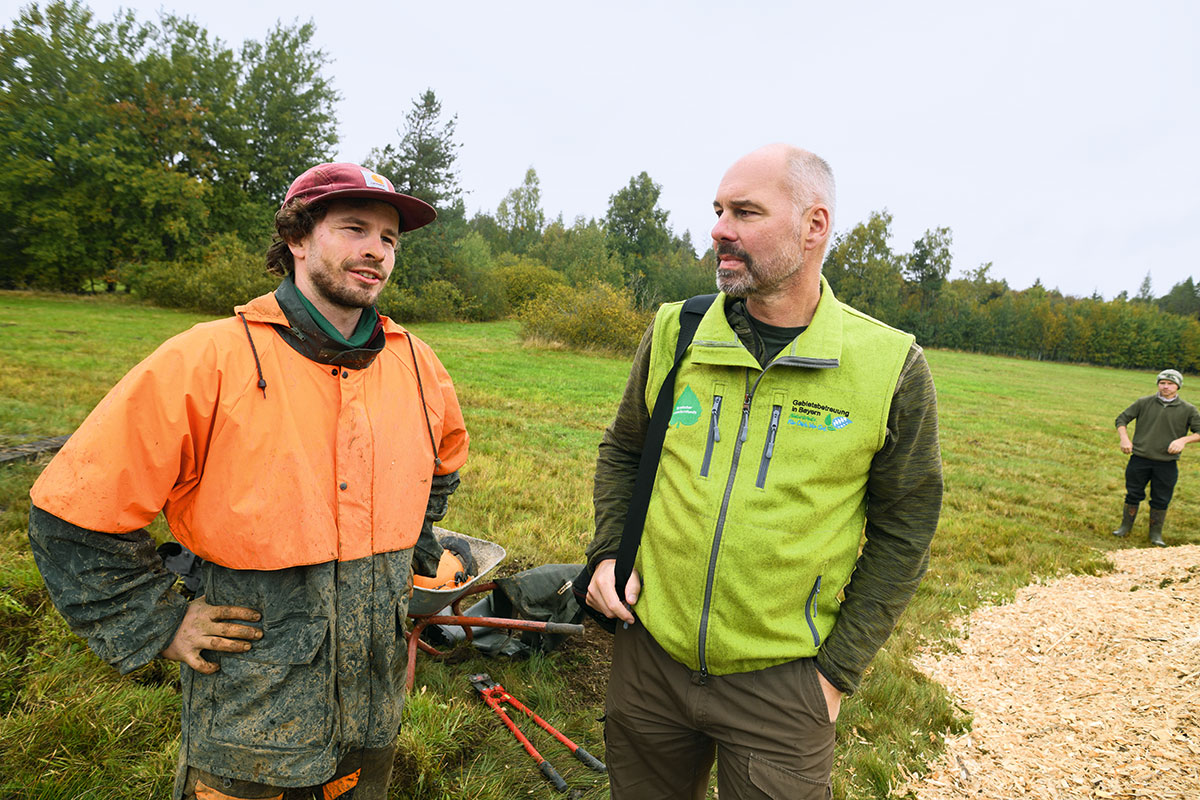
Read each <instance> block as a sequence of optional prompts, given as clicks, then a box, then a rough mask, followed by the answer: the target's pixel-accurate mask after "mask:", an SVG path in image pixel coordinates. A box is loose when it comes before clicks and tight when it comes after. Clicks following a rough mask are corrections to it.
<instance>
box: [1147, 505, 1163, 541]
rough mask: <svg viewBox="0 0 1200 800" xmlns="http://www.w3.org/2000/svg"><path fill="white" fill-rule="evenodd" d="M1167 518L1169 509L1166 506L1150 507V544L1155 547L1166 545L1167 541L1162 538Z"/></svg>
mask: <svg viewBox="0 0 1200 800" xmlns="http://www.w3.org/2000/svg"><path fill="white" fill-rule="evenodd" d="M1166 519H1167V510H1166V509H1165V508H1164V509H1162V510H1159V509H1157V508H1152V509H1150V544H1152V545H1154V546H1155V547H1166V546H1167V543H1166V542H1164V541H1163V538H1162V528H1163V522H1165V521H1166Z"/></svg>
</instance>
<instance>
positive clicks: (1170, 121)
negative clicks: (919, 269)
mask: <svg viewBox="0 0 1200 800" xmlns="http://www.w3.org/2000/svg"><path fill="white" fill-rule="evenodd" d="M24 5H26V3H24V2H13V0H0V9H2V10H3V12H4V14H3V19H4V24H5V25H7V24H8V22H9V21H11V20H12V19H13V18H14V17H15V16H16V14H17V12H18V9H19V8H20V7H22V6H24ZM87 5H88V6H89V7H90V8H92V9H93V10H94V11H95V12H96V14H97V16H98V17H99V18H100V19H104V20H107V19H109V18H111V16H112V14H113V12H114V11H115V10H116V9H117V8H118V7H119V6H124V7H126V8H132V9H134V10H135V11H136V12H137V14H138V17H139V18H140V19H143V20H154V19H156V18H157V15H158V12H159V9H164V8H165V9H169V10H171V11H174V12H176V13H179V14H182V15H186V16H190V17H192V18H193V19H195V20H196V21H197V22H199V23H200V24H201V25H202V26H204V27H206V28H207V29H208V30H209V32H210V33H211V34H213V35H216V36H219V37H220V38H222V39H223V40H225V41H226V42H227V43H229V44H232V45H240V44H241V42H242V41H244V40H245V39H248V38H249V39H258V40H261V39H263V38H264V36H265V34H266V33H267V31H268V30H269V29H270V27H271V26H272V25H274V23H275V22H276V20H278V19H282V20H283V21H284V22H287V23H291V22H293V21H295V20H299V21H301V22H303V21H308V20H312V21H313V22H314V23H315V24H316V29H317V33H316V44H317V46H318V47H320V48H321V49H323V50H324V51H325V52H326V53H327V54H328V55H329V56H330V57H331V59H332V63H331V64H330V65H329V66H328V67H327V69H326V74H327V75H329V76H331V77H332V79H333V83H334V86H335V87H336V89H337V90H338V91H339V92H340V93H341V97H342V99H341V102H340V104H339V113H340V118H341V121H340V127H339V135H340V137H341V143H340V145H339V148H340V149H339V157H340V158H343V159H345V160H352V161H357V160H361V159H362V158H363V157H364V156H365V155H366V153H367V152H368V151H369V150H370V149H371V148H372V147H375V146H381V145H384V144H387V143H389V142H395V141H397V140H398V138H399V135H398V133H397V130H398V129H401V128H402V127H403V124H404V114H405V113H406V112H407V111H408V110H409V108H410V107H411V102H412V100H413V99H414V98H416V97H417V96H418V95H420V94H421V93H422V92H423V91H424V90H425V89H426V88H432V89H433V90H434V91H435V92H436V93H437V96H438V97H439V99H440V100H441V101H442V105H443V109H444V111H445V112H446V113H448V114H457V115H458V136H457V138H458V141H459V142H460V143H461V144H462V149H461V151H460V157H459V173H460V178H461V183H462V186H463V188H464V189H465V190H466V192H467V195H466V202H467V209H468V212H469V213H474V212H476V211H478V210H486V211H491V212H494V211H495V208H496V206H497V204H498V203H499V202H500V200H501V199H502V198H503V197H504V195H505V193H506V192H508V190H510V189H512V188H513V187H515V186H517V185H519V184H520V183H521V181H522V179H523V177H524V174H525V170H526V169H527V168H528V167H530V166H532V167H534V168H535V169H536V170H537V173H538V176H539V178H540V180H541V187H542V200H543V208H544V209H545V211H546V213H547V216H548V217H551V218H553V217H555V216H557V215H558V214H559V213H561V214H562V215H563V217H564V219H565V220H566V221H567V222H568V223H570V222H571V220H572V219H573V218H574V217H575V216H576V215H584V216H587V217H601V216H603V214H604V212H605V209H606V208H607V205H608V199H609V196H610V195H612V194H613V193H614V192H615V191H617V190H618V189H620V188H621V187H622V186H624V185H626V184H627V183H628V182H629V179H630V178H631V177H633V176H634V175H636V174H638V173H639V172H641V171H643V170H645V171H646V172H648V173H649V174H650V176H651V177H652V178H653V179H654V180H655V181H656V182H657V183H659V184H660V185H661V186H662V197H661V200H660V203H661V205H662V207H663V208H665V209H667V210H668V211H669V212H670V219H669V221H670V223H671V225H672V226H673V227H674V229H675V230H676V232H682V231H683V230H684V229H686V230H690V231H691V233H692V237H693V240H694V241H695V242H696V243H697V244H698V245H699V246H701V248H703V246H704V245H705V244H707V243H708V242H709V235H708V232H709V229H710V227H711V223H712V196H713V193H714V190H715V189H716V186H717V183H718V182H719V180H720V178H721V175H722V173H723V172H724V171H725V169H726V168H727V167H728V166H729V164H730V163H731V162H732V161H734V160H735V159H736V158H738V157H739V156H740V155H742V154H743V153H745V152H747V151H749V150H751V149H753V148H755V147H757V146H759V145H762V144H766V143H769V142H773V141H787V142H791V143H794V144H798V145H800V146H802V147H806V148H808V149H810V150H813V151H814V152H816V153H818V154H820V155H822V156H824V157H825V158H826V159H827V160H828V161H829V162H830V163H831V164H832V166H833V170H834V174H835V175H836V177H837V180H838V209H837V213H836V218H835V227H836V229H837V230H838V231H844V230H846V229H848V228H850V227H852V226H853V225H854V224H856V223H858V222H860V221H863V220H865V219H866V218H867V216H868V215H869V214H870V213H871V212H872V211H875V210H879V209H885V208H886V209H888V210H889V211H890V212H891V213H892V214H893V216H894V219H895V222H894V225H893V233H894V239H893V242H892V246H893V248H894V249H896V250H900V251H908V250H909V249H910V248H911V244H912V241H913V240H914V239H916V238H917V237H919V236H920V235H921V234H922V232H924V231H925V230H926V229H928V228H933V227H939V226H945V227H949V228H951V229H952V231H953V233H954V251H953V252H954V269H953V271H952V275H955V276H957V275H959V274H960V273H961V272H962V271H963V270H967V269H974V268H975V267H977V266H979V265H980V264H981V263H983V262H988V261H990V262H993V264H994V267H993V274H994V275H995V276H996V277H1001V278H1004V279H1006V280H1007V281H1008V282H1009V284H1010V285H1011V286H1013V287H1014V288H1025V287H1028V286H1030V285H1031V284H1032V283H1033V282H1034V280H1036V279H1037V278H1041V280H1042V282H1043V284H1045V285H1046V286H1047V287H1050V288H1053V287H1058V288H1060V289H1061V290H1062V291H1063V292H1065V293H1068V294H1074V295H1090V294H1092V292H1094V291H1099V292H1100V293H1101V294H1102V295H1104V297H1106V298H1111V297H1113V296H1114V295H1115V294H1117V293H1118V292H1120V291H1122V290H1126V291H1128V292H1129V293H1130V294H1131V295H1132V294H1135V293H1136V292H1137V290H1138V287H1139V286H1140V284H1141V282H1142V279H1143V278H1144V277H1145V275H1146V273H1147V272H1150V274H1151V276H1152V282H1153V289H1154V293H1155V294H1156V295H1161V294H1164V293H1165V292H1166V291H1167V290H1169V289H1170V287H1171V286H1172V285H1173V284H1175V283H1176V282H1178V281H1181V280H1183V279H1185V278H1187V277H1188V276H1193V277H1195V278H1197V279H1198V280H1200V256H1198V254H1200V156H1198V155H1197V148H1198V146H1200V145H1198V143H1200V2H1196V0H1171V1H1170V2H1155V1H1154V0H1148V1H1147V2H1145V3H1139V4H1132V3H1128V2H1120V3H1118V2H1113V1H1112V0H1088V2H1054V1H1053V0H1042V1H1041V2H1028V1H1027V0H1008V2H1004V3H997V2H989V3H986V4H984V3H973V2H963V0H956V1H955V2H924V1H922V2H905V3H897V2H883V1H882V0H879V1H877V2H859V3H854V2H846V3H821V4H816V3H801V2H782V1H775V0H763V1H762V2H758V3H755V4H753V5H749V4H747V5H748V6H749V7H747V8H741V7H740V6H741V5H742V4H740V3H732V2H728V0H727V1H726V2H722V3H716V2H686V3H685V2H682V1H679V2H671V3H667V2H653V1H652V0H642V2H624V0H608V2H604V3H585V2H570V0H557V1H556V2H520V3H497V2H494V0H493V1H492V2H474V0H471V1H469V2H468V1H465V0H460V1H459V2H444V3H437V2H423V3H412V2H406V1H395V0H393V1H392V2H378V3H359V2H342V3H335V2H312V1H311V0H292V2H289V3H286V4H284V3H264V2H256V0H241V1H240V2H230V1H229V0H203V1H201V0H175V2H169V3H165V4H164V3H159V2H154V1H153V0H134V2H125V3H119V2H109V1H108V0H93V2H90V3H87ZM305 166H307V165H297V172H299V171H300V169H301V168H303V167H305Z"/></svg>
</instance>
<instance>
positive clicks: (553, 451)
mask: <svg viewBox="0 0 1200 800" xmlns="http://www.w3.org/2000/svg"><path fill="white" fill-rule="evenodd" d="M203 319H205V317H202V316H198V315H194V314H187V313H181V312H176V311H166V310H162V309H157V308H152V307H149V306H145V305H141V304H139V303H137V302H135V301H132V300H130V299H129V298H127V297H121V296H97V297H64V296H50V295H38V294H28V293H15V292H0V353H2V354H3V355H0V448H2V447H7V446H11V445H15V444H21V443H25V442H30V441H34V440H37V439H42V438H48V437H51V436H57V435H62V434H67V433H70V432H71V431H72V430H73V429H74V428H75V427H76V426H77V425H78V424H79V422H80V421H81V420H82V419H83V418H84V417H85V416H86V415H87V413H88V412H89V411H90V410H91V408H92V407H93V406H94V405H95V404H96V402H98V401H99V400H100V398H101V397H102V396H103V395H104V393H105V392H106V391H107V389H108V388H109V387H110V386H111V385H112V384H113V383H114V382H115V381H116V380H117V379H118V378H119V377H120V376H121V375H122V374H123V373H124V372H125V370H127V369H128V368H129V367H130V366H132V365H133V364H134V363H136V362H137V361H138V360H139V359H140V358H142V357H143V356H145V355H146V354H148V353H149V352H150V351H151V350H153V348H154V347H155V346H156V345H157V344H158V343H159V342H161V341H162V340H164V339H165V338H167V337H169V336H171V335H172V334H174V333H177V332H179V331H181V330H184V329H186V328H187V327H189V326H191V325H192V324H194V323H196V322H199V321H202V320H203ZM413 330H414V331H415V332H416V333H417V334H418V335H419V336H420V337H422V338H423V339H425V340H426V341H428V342H429V343H431V344H432V345H433V346H434V348H435V349H436V350H437V352H438V353H439V355H440V356H441V358H442V360H443V362H444V363H445V365H446V367H447V369H448V370H449V371H450V373H451V375H452V376H453V377H454V379H455V382H456V386H457V388H458V392H459V397H460V399H461V401H462V405H463V408H464V412H465V414H466V419H467V424H468V427H469V429H470V432H471V436H472V444H471V459H470V461H469V462H468V464H467V465H466V467H464V468H463V470H462V478H463V481H462V487H461V488H460V490H459V491H458V493H457V494H456V495H455V497H454V498H453V501H452V505H451V511H450V514H449V516H448V517H447V518H446V520H445V521H444V523H443V524H444V525H445V526H447V527H450V528H453V529H456V530H459V531H462V532H464V533H468V534H471V535H473V536H479V537H482V538H486V539H490V540H493V541H496V542H498V543H500V544H501V545H503V546H504V547H505V548H506V549H507V551H508V558H507V559H506V560H505V562H504V563H503V564H502V565H501V568H500V569H501V572H515V571H518V570H520V569H524V568H527V567H530V566H534V565H538V564H544V563H554V562H578V561H581V560H582V551H583V547H584V545H585V543H586V542H587V540H588V538H589V536H590V531H591V478H592V471H593V462H594V457H595V452H596V445H597V443H598V441H599V439H600V435H601V432H602V430H603V428H604V426H605V424H607V422H608V421H609V418H610V417H611V415H612V413H613V410H614V408H615V405H616V402H617V398H618V396H619V394H620V392H621V389H622V387H623V385H624V381H625V378H626V375H627V373H628V359H627V358H626V357H616V356H607V355H601V354H582V353H576V352H570V351H565V350H558V349H548V348H543V347H527V346H524V345H523V344H522V342H521V340H520V337H519V335H518V330H517V326H516V324H515V323H511V322H495V323H481V324H453V323H438V324H422V325H415V326H413ZM928 358H929V362H930V365H931V367H932V370H933V373H934V378H935V380H936V382H937V387H938V395H939V404H940V414H941V437H942V452H943V457H944V461H945V478H946V495H945V504H944V506H943V511H942V520H941V524H940V527H939V530H938V534H937V537H936V539H935V540H934V546H933V556H932V560H931V564H930V568H929V572H928V574H927V576H926V578H925V581H924V583H923V584H922V587H921V589H920V591H919V593H918V594H917V597H916V598H915V600H914V601H913V604H912V605H911V606H910V607H909V609H908V611H907V612H906V614H905V616H904V618H903V620H902V622H901V624H900V626H899V628H898V630H897V632H896V633H895V634H894V635H893V637H892V638H891V639H890V640H889V641H888V643H887V645H886V647H885V648H884V650H883V652H881V653H880V655H879V657H878V658H877V659H876V661H875V663H874V665H873V666H872V668H871V671H870V672H869V674H868V676H867V680H866V681H865V683H864V686H863V688H862V690H861V691H860V692H858V693H857V694H856V695H854V696H853V697H852V698H849V699H848V700H847V701H846V702H845V704H844V705H843V710H842V715H841V718H840V719H839V721H838V738H839V747H838V756H837V763H836V764H835V767H834V776H835V796H836V797H839V798H884V797H887V796H889V790H890V788H891V786H893V785H894V784H895V783H896V782H897V775H898V772H897V766H898V765H903V766H904V767H905V768H906V769H907V770H909V771H913V772H920V771H922V770H923V764H924V763H925V761H926V759H928V758H930V757H931V756H933V755H935V754H936V753H937V752H938V750H939V748H940V746H941V738H942V736H943V735H944V734H945V733H946V732H947V731H958V730H961V729H963V728H964V727H966V726H968V725H969V724H970V720H969V718H967V717H966V716H965V715H964V714H963V712H962V711H961V710H960V709H958V708H957V707H956V706H955V705H954V703H953V701H952V699H951V698H949V697H947V696H946V695H945V693H944V692H943V691H942V689H941V688H940V687H939V686H938V685H936V684H933V683H931V682H929V681H928V680H926V679H925V678H923V677H922V676H921V675H919V674H917V673H916V672H915V671H914V670H913V669H912V668H911V666H910V665H909V663H910V657H911V656H912V654H913V652H914V651H915V650H916V649H917V648H921V647H931V648H935V649H952V648H954V647H955V636H956V631H957V625H958V623H959V622H960V621H961V619H962V618H963V616H964V615H965V614H967V613H968V612H970V611H971V610H972V609H973V608H975V607H976V606H978V605H980V604H987V603H997V602H1004V601H1005V600H1007V599H1009V598H1011V597H1012V596H1013V594H1014V592H1015V591H1016V590H1017V589H1019V588H1020V587H1021V586H1024V585H1026V584H1029V583H1030V582H1033V581H1041V580H1046V579H1049V578H1053V577H1055V576H1059V575H1064V574H1069V573H1096V572H1100V571H1104V570H1106V569H1107V565H1106V561H1105V557H1104V554H1105V552H1106V551H1108V550H1111V549H1114V548H1118V547H1144V546H1146V540H1145V525H1146V520H1145V516H1146V515H1145V514H1144V513H1143V515H1142V518H1140V519H1139V521H1138V526H1137V528H1136V529H1135V533H1134V535H1133V536H1131V537H1129V539H1127V540H1124V541H1122V540H1117V539H1114V538H1113V537H1112V536H1110V535H1109V531H1110V530H1112V528H1113V527H1115V526H1116V524H1117V522H1118V521H1119V516H1120V509H1121V503H1122V496H1123V493H1124V481H1123V468H1124V463H1125V457H1124V456H1122V455H1121V453H1120V451H1119V450H1118V448H1117V437H1116V434H1115V432H1114V430H1113V418H1114V417H1115V416H1116V415H1117V413H1118V412H1119V411H1120V410H1121V409H1123V408H1124V407H1125V406H1126V405H1127V404H1128V403H1130V402H1131V401H1132V400H1133V399H1134V398H1136V397H1138V396H1140V395H1143V394H1149V393H1150V392H1152V391H1153V389H1154V375H1153V374H1151V373H1135V372H1129V371H1121V370H1115V369H1105V368H1096V367H1086V366H1076V365H1067V364H1051V363H1043V362H1034V361H1021V360H1016V359H1008V358H999V357H991V356H981V355H973V354H964V353H957V352H948V351H930V352H928ZM1164 366H1168V365H1164ZM1192 380H1197V384H1196V385H1197V386H1200V379H1193V378H1188V379H1185V385H1184V387H1183V390H1182V392H1181V394H1182V396H1183V397H1185V398H1188V397H1189V396H1190V391H1191V390H1192V389H1193V387H1192V385H1191V381H1192ZM1198 396H1200V395H1198ZM1193 447H1194V448H1197V452H1191V451H1189V452H1186V453H1185V454H1184V458H1183V460H1182V462H1181V466H1180V482H1179V488H1178V490H1177V492H1176V499H1175V502H1174V503H1173V504H1172V507H1171V513H1170V515H1169V517H1168V520H1167V528H1166V538H1167V541H1168V542H1169V543H1174V544H1178V543H1193V544H1195V543H1200V532H1198V531H1200V501H1198V500H1197V498H1198V497H1200V476H1198V475H1197V474H1196V473H1197V465H1200V446H1193ZM44 465H45V459H42V460H41V461H37V462H29V463H18V464H15V465H10V466H7V467H0V797H5V798H21V799H22V800H24V799H26V798H29V799H30V800H33V799H34V798H36V799H37V800H52V799H53V800H67V799H68V798H92V799H94V800H107V798H112V797H118V796H119V797H123V798H151V797H155V798H163V797H167V796H168V795H169V791H170V782H171V776H172V774H173V771H174V762H175V756H176V753H177V750H178V745H179V735H178V722H177V716H178V713H179V695H178V691H177V688H176V680H177V668H176V667H175V666H174V665H171V664H166V663H155V664H152V665H150V666H148V667H146V668H144V669H142V670H140V671H138V672H136V673H134V674H133V675H130V676H125V677H121V676H118V675H117V674H116V672H115V671H114V670H113V669H111V668H110V667H108V666H107V665H106V664H104V663H102V662H100V661H99V660H98V659H97V658H96V657H95V656H93V655H92V654H91V653H90V651H88V649H87V648H86V646H85V645H84V644H83V643H82V642H81V641H80V640H79V639H78V638H76V637H75V636H73V635H72V634H71V633H70V631H69V630H68V629H67V627H66V625H65V623H63V621H62V619H61V618H60V617H59V616H58V614H57V613H56V612H55V611H54V610H53V608H52V607H51V606H50V605H49V603H48V601H47V598H46V594H45V591H44V588H43V586H42V582H41V578H40V577H39V575H38V573H37V570H36V569H35V567H34V564H33V560H32V557H31V555H30V554H29V548H28V544H27V540H26V534H25V528H26V526H27V521H28V491H29V487H30V485H31V484H32V483H33V481H34V479H35V478H36V476H37V474H38V472H39V471H40V469H41V468H42V467H43V466H44ZM155 533H156V535H158V536H160V537H161V536H165V535H167V534H166V531H165V529H164V528H162V526H161V523H160V524H158V525H156V526H155ZM1037 624H1038V620H1037V619H1029V620H1028V621H1027V625H1028V626H1029V627H1030V628H1032V627H1034V626H1036V625H1037ZM1021 635H1022V631H1020V630H1014V631H1013V636H1014V637H1020V636H1021ZM606 661H607V649H606V641H605V639H604V636H603V634H599V633H597V632H594V631H591V632H589V634H588V636H586V637H585V638H583V639H580V640H575V641H571V642H569V643H568V644H567V645H566V646H564V647H563V648H561V649H560V650H558V651H555V652H553V653H551V654H549V655H545V656H541V655H535V656H533V657H531V658H528V659H525V660H519V661H511V660H504V659H497V660H487V659H483V658H481V657H479V656H477V655H475V654H474V652H473V651H471V650H470V649H469V648H467V649H460V650H458V651H455V652H454V653H452V654H451V656H450V658H448V659H447V660H445V661H437V660H434V659H432V658H429V657H427V656H425V655H422V656H421V657H420V658H419V660H418V669H417V689H416V691H415V692H414V693H413V694H412V696H411V697H410V698H409V700H408V705H407V709H406V722H405V726H404V729H403V730H402V732H401V739H400V754H399V756H398V758H397V765H396V767H397V769H396V778H395V781H394V788H393V793H392V796H393V797H394V798H437V799H441V798H446V799H447V800H448V799H449V798H480V799H481V800H510V799H511V798H514V797H527V796H528V797H546V798H549V797H555V796H558V795H557V794H556V793H555V792H554V791H553V789H552V788H551V787H550V785H549V784H548V783H547V782H546V781H545V780H544V779H543V778H542V777H541V775H540V773H539V772H538V771H537V770H536V768H535V767H534V765H533V761H532V760H531V759H530V758H529V757H528V756H527V755H526V754H525V753H524V752H523V751H522V750H521V748H520V747H519V746H518V744H517V742H516V740H515V739H514V738H513V737H512V736H511V734H509V733H508V732H507V731H506V730H504V729H503V728H502V726H501V725H500V724H499V722H498V721H497V720H496V719H495V718H494V717H493V716H492V715H491V713H490V712H489V711H488V710H487V709H486V707H485V706H484V705H483V704H482V703H481V702H480V701H479V700H477V699H476V698H475V697H474V696H473V692H472V690H471V688H470V686H469V684H468V683H467V676H468V675H469V674H471V673H472V672H479V671H486V672H489V673H490V674H491V675H492V677H493V678H495V679H496V680H497V681H499V682H501V683H503V684H504V685H505V687H506V688H508V689H509V691H511V692H512V693H513V694H514V695H516V696H517V697H518V698H519V699H521V700H523V701H524V702H525V703H526V704H527V705H529V706H530V707H532V708H533V709H534V710H535V711H537V712H538V713H539V714H541V715H542V716H543V717H545V718H546V719H548V720H550V721H551V722H552V723H554V724H555V725H556V726H557V727H558V728H559V729H560V730H562V731H563V732H564V733H566V734H567V735H568V736H570V737H571V738H573V739H574V740H575V741H576V742H578V743H579V744H581V745H582V746H583V747H585V748H586V749H588V750H589V751H591V752H592V753H593V754H596V755H598V756H600V757H601V758H603V751H604V745H603V735H602V726H601V724H600V722H599V721H598V719H597V718H598V717H599V716H600V715H601V713H602V711H603V687H604V681H605V677H606V674H607V664H606ZM519 724H521V727H522V728H523V729H525V730H529V731H532V730H533V726H532V724H531V723H529V722H528V721H522V722H520V723H519ZM532 738H533V739H534V743H535V744H536V745H537V746H538V747H539V748H540V749H542V750H543V753H544V754H545V755H546V756H547V757H548V758H549V759H550V761H551V762H552V763H554V764H555V766H556V767H558V768H559V771H560V772H561V773H563V775H564V777H565V778H566V779H567V781H568V782H569V783H570V784H571V786H572V787H573V788H576V789H578V790H579V792H578V793H577V794H576V796H578V797H582V798H606V797H607V796H608V793H607V790H606V788H605V784H604V781H603V779H602V778H601V777H597V776H596V775H595V774H594V773H592V772H590V771H589V770H587V769H586V768H585V767H583V766H582V765H581V764H579V763H578V762H576V761H574V760H573V759H570V758H569V757H568V753H567V752H566V750H565V749H564V748H562V747H561V746H560V745H558V744H556V743H554V742H552V741H551V740H550V739H549V738H548V737H546V736H541V735H534V736H533V737H532Z"/></svg>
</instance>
